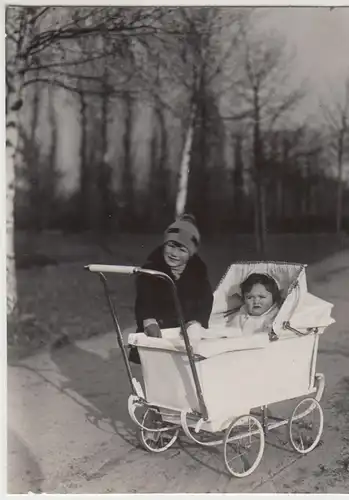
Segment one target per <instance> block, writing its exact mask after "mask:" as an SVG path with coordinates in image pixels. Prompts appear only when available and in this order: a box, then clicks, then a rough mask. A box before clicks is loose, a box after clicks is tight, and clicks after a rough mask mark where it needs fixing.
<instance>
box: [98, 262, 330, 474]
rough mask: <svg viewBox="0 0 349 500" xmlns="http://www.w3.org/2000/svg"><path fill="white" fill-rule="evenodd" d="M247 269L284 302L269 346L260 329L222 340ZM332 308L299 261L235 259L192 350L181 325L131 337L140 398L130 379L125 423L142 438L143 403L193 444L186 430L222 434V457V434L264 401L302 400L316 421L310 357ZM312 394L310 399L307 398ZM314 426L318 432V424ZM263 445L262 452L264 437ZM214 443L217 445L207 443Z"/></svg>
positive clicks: (318, 386) (316, 386)
mask: <svg viewBox="0 0 349 500" xmlns="http://www.w3.org/2000/svg"><path fill="white" fill-rule="evenodd" d="M106 267H113V266H106ZM114 267H115V266H114ZM91 270H92V269H91ZM96 270H98V269H96ZM253 272H257V273H266V274H269V275H271V276H272V277H274V278H275V279H276V281H277V282H278V284H279V288H280V290H281V294H282V299H283V301H282V305H281V308H280V310H279V312H278V314H277V316H276V318H275V320H274V323H273V332H274V333H275V335H276V337H275V338H276V339H277V340H274V341H271V340H270V337H269V335H268V333H267V332H266V333H265V334H262V333H258V334H255V335H251V336H247V337H243V336H242V337H241V336H240V337H237V338H234V337H232V338H229V337H228V338H224V337H225V336H227V333H228V332H229V328H230V326H229V323H230V321H231V318H232V315H233V314H234V311H236V309H237V307H238V306H239V286H240V284H241V282H242V281H243V280H244V279H245V278H246V277H247V276H248V275H249V274H251V273H253ZM154 279H156V278H155V277H154ZM332 307H333V306H332V304H331V303H329V302H326V301H324V300H322V299H320V298H318V297H315V296H314V295H312V294H311V293H309V292H308V289H307V280H306V266H304V265H302V264H292V263H284V262H240V263H235V264H233V265H231V266H230V267H229V269H228V270H227V272H226V274H225V275H224V277H223V278H222V280H221V281H220V283H219V285H218V287H217V289H216V290H215V293H214V303H213V309H212V314H211V318H210V324H209V332H210V334H211V335H210V338H209V339H208V338H205V339H202V340H199V341H197V342H195V343H193V344H192V345H191V344H190V341H189V338H188V337H187V332H184V333H183V329H184V330H185V328H183V325H181V326H182V328H178V329H171V330H163V331H162V338H161V339H158V338H156V339H155V338H149V337H147V336H146V335H144V334H143V333H138V334H130V335H129V339H128V341H129V344H130V345H133V346H136V347H137V348H138V351H139V355H140V359H141V365H142V374H143V381H144V387H145V394H144V393H143V390H142V389H141V387H140V385H139V384H138V383H137V382H136V381H135V379H134V378H132V385H133V389H134V391H133V392H134V394H133V395H132V396H131V397H130V400H129V411H130V415H131V418H133V420H135V421H136V422H137V423H138V424H139V425H140V427H141V429H142V427H143V429H142V431H143V438H144V433H145V432H147V427H146V426H145V425H144V424H142V423H140V422H139V420H138V419H137V418H136V417H135V410H136V408H137V407H138V406H140V405H141V404H144V402H146V403H145V404H146V405H148V406H149V407H151V408H157V409H158V410H159V412H160V414H161V418H162V421H163V422H164V423H165V424H164V425H166V423H167V424H168V425H175V426H177V427H179V426H182V428H183V430H184V432H185V433H186V434H187V436H188V437H190V438H192V439H193V440H194V441H196V442H200V443H201V441H199V440H197V439H196V437H195V436H194V434H193V432H192V430H193V429H194V430H195V433H196V434H197V433H199V431H208V432H210V433H220V432H222V431H225V432H226V436H225V440H224V443H225V456H226V447H227V445H228V443H231V441H232V439H233V441H234V439H235V438H231V436H230V434H229V433H230V430H231V428H232V427H234V422H237V421H238V420H239V419H240V420H241V418H242V417H241V416H244V418H245V420H243V421H242V423H244V422H247V421H246V418H248V419H253V418H254V417H252V416H250V415H251V411H252V410H253V409H256V408H262V409H263V410H265V409H266V408H267V407H268V405H270V404H273V403H277V402H281V401H285V400H290V399H293V398H298V397H303V398H305V399H304V400H305V401H306V400H307V401H308V400H309V401H308V406H307V410H306V411H305V412H303V413H304V415H308V414H309V413H311V412H312V411H314V410H315V411H319V412H320V413H321V415H320V416H321V418H320V420H321V422H322V421H323V417H322V411H321V407H320V406H319V404H318V401H319V400H320V399H321V395H322V391H323V388H324V376H323V374H317V373H316V360H317V351H318V342H319V335H321V334H322V333H323V332H324V330H325V329H326V328H327V327H328V326H329V325H330V324H331V323H333V322H334V320H333V318H332V317H331V310H332ZM312 394H314V395H315V398H314V399H313V398H311V397H310V395H312ZM246 416H247V417H246ZM262 417H263V432H264V433H265V432H266V431H267V430H268V429H269V430H270V429H271V428H275V427H278V426H279V425H283V424H286V423H289V422H290V421H291V420H290V419H279V420H278V421H277V422H276V423H272V424H271V425H269V426H268V423H267V422H266V420H267V416H266V413H265V411H264V413H262ZM298 417H299V416H298ZM299 418H302V417H299ZM299 418H298V420H299ZM251 422H252V423H251ZM252 424H253V425H257V427H258V422H257V423H256V422H255V421H252V420H249V425H252ZM320 427H321V432H322V424H321V425H320ZM148 430H149V429H148ZM321 432H320V434H321ZM256 433H260V429H257V430H255V431H254V432H252V431H251V432H248V433H247V434H249V435H250V436H253V435H256ZM229 436H230V437H229ZM239 436H242V434H241V433H240V434H239ZM260 439H261V440H262V437H261V436H260ZM317 439H318V440H319V436H318V437H317ZM143 441H144V439H143ZM262 441H263V448H264V437H263V440H262ZM220 442H223V441H211V443H210V444H217V443H220ZM291 443H292V436H291ZM201 444H207V443H203V442H202V443H201ZM313 444H314V443H313ZM146 447H147V448H148V449H149V447H148V446H146ZM294 447H295V446H294ZM310 449H313V448H311V446H310V447H308V448H307V449H305V448H304V445H303V450H299V449H298V450H297V451H300V452H307V451H310ZM152 451H161V450H154V449H153V450H152ZM261 453H263V450H262V452H261ZM260 459H261V455H260V457H259V460H260ZM226 461H227V459H226ZM256 463H257V462H255V463H254V466H253V467H250V468H249V469H248V471H244V472H243V473H236V471H234V470H233V469H232V468H231V467H230V466H228V465H227V467H228V470H229V471H230V472H231V473H232V474H233V475H236V476H238V477H242V475H247V473H251V472H252V471H253V470H254V468H255V467H256V466H257V465H258V463H259V461H258V463H257V465H256Z"/></svg>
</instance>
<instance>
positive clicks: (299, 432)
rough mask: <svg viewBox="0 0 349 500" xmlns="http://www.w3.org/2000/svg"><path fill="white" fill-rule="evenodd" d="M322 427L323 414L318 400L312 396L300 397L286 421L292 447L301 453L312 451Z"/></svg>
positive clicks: (317, 441)
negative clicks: (300, 399)
mask: <svg viewBox="0 0 349 500" xmlns="http://www.w3.org/2000/svg"><path fill="white" fill-rule="evenodd" d="M323 427H324V415H323V411H322V408H321V406H320V404H319V402H318V401H317V400H316V399H314V398H305V399H302V401H300V402H299V403H298V404H297V406H296V407H295V409H294V410H293V413H292V415H291V418H290V420H289V423H288V434H289V439H290V443H291V446H292V448H293V449H294V450H295V451H296V452H297V453H300V454H302V455H305V454H306V453H309V452H310V451H312V450H313V449H314V448H315V447H316V446H317V445H318V443H319V441H320V438H321V434H322V431H323Z"/></svg>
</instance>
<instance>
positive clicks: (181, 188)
mask: <svg viewBox="0 0 349 500" xmlns="http://www.w3.org/2000/svg"><path fill="white" fill-rule="evenodd" d="M194 122H195V108H194V107H193V109H192V112H191V116H190V122H189V127H188V130H187V134H186V139H185V143H184V149H183V155H182V161H181V166H180V170H179V185H178V192H177V199H176V217H179V216H180V215H182V214H183V213H184V211H185V206H186V202H187V195H188V178H189V165H190V155H191V149H192V144H193V135H194Z"/></svg>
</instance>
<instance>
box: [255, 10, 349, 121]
mask: <svg viewBox="0 0 349 500" xmlns="http://www.w3.org/2000/svg"><path fill="white" fill-rule="evenodd" d="M265 22H266V24H267V25H270V27H272V28H274V29H277V30H278V31H280V33H281V34H283V35H284V36H285V37H286V39H287V40H288V41H289V43H290V45H292V46H294V49H295V52H296V55H295V60H294V70H295V73H296V76H299V78H300V79H302V78H306V79H307V80H308V85H309V89H310V92H309V96H308V97H307V99H306V102H305V104H304V105H305V107H306V108H307V109H309V111H310V112H312V111H314V112H315V111H316V109H317V106H318V97H322V98H324V99H327V98H328V99H331V98H332V96H333V97H334V98H336V97H337V96H338V97H339V96H340V95H341V91H342V85H343V81H344V79H345V77H346V75H348V76H349V7H337V8H334V9H332V10H330V9H329V8H328V7H310V8H308V7H274V8H269V9H268V14H267V15H266V16H265Z"/></svg>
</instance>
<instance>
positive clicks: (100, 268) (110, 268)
mask: <svg viewBox="0 0 349 500" xmlns="http://www.w3.org/2000/svg"><path fill="white" fill-rule="evenodd" d="M85 269H86V270H87V271H91V272H94V273H98V274H99V276H100V279H101V281H102V283H103V287H104V292H105V295H106V298H107V301H108V305H109V309H110V312H111V315H112V318H113V323H114V327H115V331H116V334H117V339H118V344H119V347H120V349H121V352H122V355H123V358H124V362H125V365H126V368H127V374H128V378H129V381H130V384H131V389H132V392H133V393H134V394H135V393H136V390H135V387H134V384H133V377H132V370H131V366H130V362H129V360H128V356H127V352H126V349H125V345H124V341H123V337H122V333H121V329H120V325H119V322H118V319H117V316H116V312H115V308H114V306H113V303H112V301H111V298H110V293H109V289H108V285H107V279H106V277H105V276H104V274H103V273H117V274H135V275H141V274H142V275H148V276H154V278H159V279H163V280H164V281H166V282H167V283H168V284H169V285H170V287H171V290H172V296H173V300H174V304H175V308H176V313H177V317H178V320H179V326H180V328H181V332H182V335H183V339H184V343H185V348H186V351H187V355H188V359H189V364H190V368H191V371H192V375H193V380H194V384H195V389H196V395H197V398H198V402H199V408H200V414H201V416H202V417H203V419H204V420H207V418H208V414H207V409H206V405H205V402H204V398H203V394H202V389H201V386H200V381H199V377H198V374H197V370H196V366H195V361H194V355H193V349H192V346H191V344H190V340H189V337H188V331H187V328H186V325H185V320H184V316H183V312H182V307H181V304H180V301H179V298H178V295H177V289H176V285H175V283H174V281H173V280H172V279H171V278H170V276H168V275H167V274H166V273H162V272H159V271H154V270H153V269H143V268H141V267H135V266H114V265H105V264H90V265H87V266H85Z"/></svg>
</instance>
